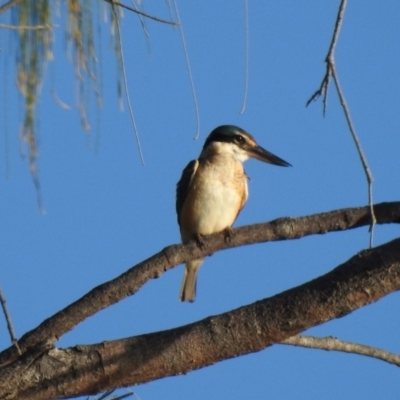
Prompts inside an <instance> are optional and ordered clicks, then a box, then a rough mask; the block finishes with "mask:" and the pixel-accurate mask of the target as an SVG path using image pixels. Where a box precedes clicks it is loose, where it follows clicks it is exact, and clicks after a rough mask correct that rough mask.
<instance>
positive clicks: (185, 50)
mask: <svg viewBox="0 0 400 400" xmlns="http://www.w3.org/2000/svg"><path fill="white" fill-rule="evenodd" d="M174 8H175V14H176V18H177V19H178V23H179V31H180V33H181V39H182V46H183V51H184V53H185V60H186V67H187V70H188V74H189V80H190V87H191V89H192V97H193V102H194V109H195V112H196V122H197V129H196V135H195V136H194V139H195V140H197V139H198V138H199V135H200V115H199V106H198V104H197V97H196V91H195V89H194V83H193V76H192V69H191V68H190V62H189V56H188V51H187V47H186V42H185V35H184V34H183V28H182V24H181V18H180V16H179V12H178V5H177V4H176V0H174Z"/></svg>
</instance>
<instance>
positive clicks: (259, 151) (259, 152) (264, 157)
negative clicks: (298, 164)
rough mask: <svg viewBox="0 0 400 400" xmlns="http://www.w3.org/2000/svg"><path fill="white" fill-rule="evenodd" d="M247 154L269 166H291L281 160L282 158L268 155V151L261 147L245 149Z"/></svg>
mask: <svg viewBox="0 0 400 400" xmlns="http://www.w3.org/2000/svg"><path fill="white" fill-rule="evenodd" d="M246 150H247V153H248V155H249V157H253V158H256V159H257V160H260V161H263V162H266V163H269V164H274V165H279V166H281V167H291V166H292V165H291V164H289V163H288V162H286V161H285V160H282V158H279V157H278V156H276V155H275V154H272V153H270V152H269V151H267V150H265V149H263V148H262V147H261V146H258V145H257V146H254V147H250V148H247V149H246Z"/></svg>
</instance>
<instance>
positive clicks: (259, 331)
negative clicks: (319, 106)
mask: <svg viewBox="0 0 400 400" xmlns="http://www.w3.org/2000/svg"><path fill="white" fill-rule="evenodd" d="M399 289H400V238H399V239H395V240H393V241H391V242H389V243H386V244H384V245H382V246H378V247H376V248H374V249H369V250H365V251H362V252H361V253H359V254H357V255H355V256H354V257H352V258H351V259H349V260H348V261H347V262H345V263H343V264H342V265H340V266H338V267H337V268H335V269H334V270H333V271H331V272H329V273H328V274H326V275H324V276H321V277H319V278H317V279H314V280H312V281H310V282H308V283H305V284H303V285H301V286H298V287H296V288H293V289H290V290H287V291H285V292H282V293H280V294H278V295H275V296H273V297H270V298H268V299H264V300H262V301H257V302H255V303H253V304H251V305H248V306H245V307H240V308H238V309H236V310H233V311H230V312H228V313H224V314H220V315H217V316H212V317H208V318H206V319H203V320H201V321H198V322H196V323H192V324H189V325H186V326H182V327H179V328H175V329H171V330H167V331H162V332H157V333H151V334H145V335H140V336H135V337H131V338H126V339H122V340H115V341H111V342H103V343H98V344H95V345H90V346H76V347H72V348H67V349H51V350H49V351H46V352H45V353H44V354H42V355H40V356H37V357H36V358H34V359H32V355H30V354H27V355H24V356H23V358H22V359H20V360H18V361H17V362H16V363H14V364H13V365H9V366H8V367H5V368H3V369H2V371H1V374H0V399H4V398H6V396H7V399H8V400H12V399H16V398H18V399H19V400H25V399H29V400H38V399H40V400H47V399H54V398H68V397H74V396H78V395H84V394H92V393H95V392H100V391H104V390H108V389H111V388H115V387H122V386H128V385H137V384H141V383H145V382H149V381H152V380H155V379H160V378H163V377H167V376H175V375H181V374H185V373H188V372H190V371H193V370H196V369H200V368H204V367H206V366H209V365H211V364H214V363H216V362H219V361H222V360H225V359H229V358H233V357H237V356H240V355H244V354H248V353H252V352H257V351H260V350H262V349H265V348H266V347H268V346H271V345H272V344H275V343H280V342H282V341H284V340H286V339H288V338H290V337H292V336H294V335H297V334H299V333H300V332H302V331H304V330H306V329H309V328H311V327H313V326H316V325H319V324H322V323H324V322H327V321H329V320H332V319H334V318H339V317H343V316H344V315H347V314H348V313H350V312H352V311H354V310H356V309H358V308H360V307H362V306H365V305H367V304H370V303H373V302H375V301H377V300H379V299H380V298H382V297H383V296H385V295H387V294H389V293H391V292H394V291H397V290H399ZM28 359H29V363H28Z"/></svg>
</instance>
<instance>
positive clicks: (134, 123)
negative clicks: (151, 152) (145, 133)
mask: <svg viewBox="0 0 400 400" xmlns="http://www.w3.org/2000/svg"><path fill="white" fill-rule="evenodd" d="M112 10H113V13H114V15H115V21H116V24H117V29H118V41H119V48H120V52H121V65H122V76H123V81H124V87H125V94H126V100H127V102H128V108H129V114H130V116H131V121H132V125H133V130H134V132H135V138H136V144H137V147H138V149H139V155H140V160H141V161H142V165H144V157H143V152H142V146H141V144H140V139H139V133H138V130H137V126H136V121H135V116H134V114H133V109H132V105H131V99H130V96H129V89H128V79H127V76H126V70H125V58H124V51H123V47H122V32H121V25H120V23H119V18H118V15H117V13H116V12H115V8H114V3H112Z"/></svg>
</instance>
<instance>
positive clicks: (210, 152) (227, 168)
mask: <svg viewBox="0 0 400 400" xmlns="http://www.w3.org/2000/svg"><path fill="white" fill-rule="evenodd" d="M249 158H255V159H257V160H260V161H263V162H266V163H270V164H274V165H279V166H282V167H288V166H291V164H289V163H288V162H286V161H285V160H283V159H281V158H279V157H277V156H276V155H274V154H272V153H270V152H269V151H267V150H265V149H264V148H262V147H261V146H259V145H258V144H257V142H256V140H255V139H254V137H253V136H252V135H250V133H248V132H246V131H245V130H243V129H242V128H239V127H238V126H234V125H222V126H219V127H217V128H215V129H214V130H213V131H212V132H211V133H210V134H209V136H208V137H207V139H206V141H205V143H204V146H203V149H202V151H201V153H200V156H199V158H198V159H197V160H192V161H190V162H189V164H188V165H187V166H186V168H185V169H184V170H183V172H182V176H181V178H180V180H179V182H178V183H177V187H176V212H177V217H178V225H179V229H180V234H181V239H182V243H186V242H188V241H190V240H192V239H195V240H196V241H197V243H198V245H199V246H202V244H203V241H202V237H203V236H204V235H210V234H212V233H216V232H222V231H225V232H226V233H227V235H228V237H229V236H230V229H231V226H232V224H233V223H234V222H235V220H236V218H237V216H238V215H239V213H240V211H241V210H242V208H243V207H244V205H245V204H246V201H247V198H248V195H249V192H248V185H247V180H248V179H249V178H248V176H247V175H246V172H245V170H244V168H243V163H244V162H245V161H246V160H247V159H249ZM202 263H203V259H202V258H199V259H195V260H191V261H188V262H187V263H186V267H185V271H184V276H183V281H182V286H181V290H180V295H179V298H180V300H181V301H189V302H193V301H194V300H195V297H196V281H197V272H198V270H199V268H200V266H201V264H202Z"/></svg>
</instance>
